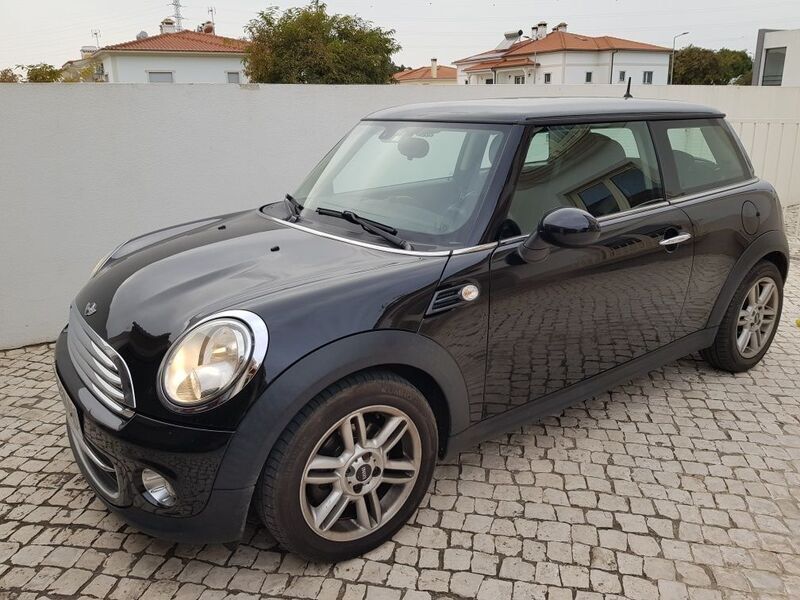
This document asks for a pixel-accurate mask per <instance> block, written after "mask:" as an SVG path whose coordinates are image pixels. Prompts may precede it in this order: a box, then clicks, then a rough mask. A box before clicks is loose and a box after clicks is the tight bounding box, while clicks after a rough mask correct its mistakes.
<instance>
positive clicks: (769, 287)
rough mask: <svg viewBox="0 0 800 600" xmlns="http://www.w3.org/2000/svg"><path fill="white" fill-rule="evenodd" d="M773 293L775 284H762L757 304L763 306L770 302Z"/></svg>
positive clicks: (767, 282) (769, 282) (768, 282)
mask: <svg viewBox="0 0 800 600" xmlns="http://www.w3.org/2000/svg"><path fill="white" fill-rule="evenodd" d="M773 291H775V284H774V283H772V282H771V281H766V282H764V286H763V287H762V288H761V293H760V294H759V295H758V304H759V305H761V306H764V305H765V304H766V303H767V301H768V300H771V299H772V292H773Z"/></svg>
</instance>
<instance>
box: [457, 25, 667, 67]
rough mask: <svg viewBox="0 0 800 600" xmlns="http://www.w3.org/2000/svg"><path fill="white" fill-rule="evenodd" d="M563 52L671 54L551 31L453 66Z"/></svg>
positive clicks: (604, 38) (655, 48)
mask: <svg viewBox="0 0 800 600" xmlns="http://www.w3.org/2000/svg"><path fill="white" fill-rule="evenodd" d="M564 50H567V51H575V50H578V51H584V52H602V51H607V50H628V51H632V52H671V50H670V49H669V48H665V47H664V46H656V45H654V44H646V43H644V42H635V41H633V40H626V39H623V38H618V37H612V36H609V35H604V36H601V37H591V36H588V35H579V34H577V33H569V32H567V31H552V32H550V33H548V34H547V35H546V36H545V37H543V38H540V39H538V40H523V41H521V42H517V43H516V44H514V45H513V46H511V47H510V48H508V49H507V50H487V51H486V52H482V53H480V54H475V55H473V56H469V57H467V58H461V59H459V60H456V61H454V62H455V64H459V63H462V62H469V61H473V60H476V59H479V58H480V57H481V56H483V55H484V54H493V53H495V52H496V53H498V54H499V55H500V56H502V57H504V58H506V57H511V56H530V55H534V54H545V53H547V52H561V51H564Z"/></svg>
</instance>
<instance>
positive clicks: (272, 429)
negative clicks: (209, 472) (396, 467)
mask: <svg viewBox="0 0 800 600" xmlns="http://www.w3.org/2000/svg"><path fill="white" fill-rule="evenodd" d="M376 369H380V370H388V371H391V372H393V373H395V374H397V375H399V376H401V377H404V378H405V379H408V380H409V381H410V382H411V383H412V384H413V385H415V386H416V387H417V388H418V389H419V390H420V391H421V392H422V393H423V395H424V396H425V397H426V399H427V400H428V402H429V404H430V406H431V409H432V410H433V412H434V415H435V417H436V419H437V430H438V432H439V438H440V439H439V453H440V454H441V455H443V454H444V453H445V451H446V448H447V442H448V439H449V438H450V437H451V436H452V435H453V434H455V433H458V432H459V431H461V430H463V429H465V428H466V427H467V426H468V425H469V406H468V403H467V398H468V394H467V388H466V383H465V381H464V377H463V375H462V373H461V370H460V369H459V367H458V365H457V363H456V362H455V360H454V359H453V357H452V356H450V354H449V353H448V352H447V351H446V350H445V349H444V348H442V347H441V346H440V345H439V344H437V343H436V342H434V341H433V340H431V339H430V338H427V337H425V336H422V335H419V334H416V333H411V332H407V331H399V330H380V331H370V332H365V333H360V334H356V335H353V336H349V337H347V338H343V339H340V340H337V341H336V342H332V343H330V344H328V345H326V346H323V347H322V348H319V349H317V350H315V351H314V352H312V353H311V354H309V355H307V356H305V357H303V358H302V359H300V360H298V361H297V362H295V363H294V364H293V365H292V366H291V367H289V368H288V369H286V370H285V371H284V372H283V373H281V374H280V375H279V376H278V377H277V378H275V380H274V381H272V382H271V383H270V385H269V386H268V387H267V388H266V390H265V391H264V392H263V393H262V394H261V396H260V397H259V398H258V399H257V400H256V401H255V402H254V403H253V405H252V406H251V407H250V409H249V410H248V412H247V414H245V416H244V417H243V419H242V421H241V423H240V424H239V427H238V428H237V431H236V433H235V434H234V436H233V438H232V439H231V442H230V444H229V446H228V449H227V451H226V453H225V457H224V458H223V461H222V465H221V466H220V469H219V472H218V474H217V479H216V482H215V484H214V487H215V489H236V488H241V487H245V486H252V485H254V484H255V482H256V480H257V479H258V476H259V474H260V472H261V469H262V467H263V465H264V463H265V462H266V459H267V457H268V455H269V452H270V451H271V449H272V446H273V445H274V443H275V441H277V439H278V437H279V436H280V434H281V433H282V432H283V430H284V429H285V428H286V426H287V425H288V424H289V423H290V422H291V420H292V419H293V418H294V417H295V415H297V413H299V412H300V410H302V408H303V407H304V406H305V405H306V404H308V402H310V401H311V400H312V399H313V398H314V397H316V396H317V395H318V394H319V393H320V392H322V391H323V390H325V389H326V388H328V387H329V386H331V385H333V384H334V383H336V382H337V381H340V380H341V379H344V378H345V377H348V376H350V375H353V374H355V373H359V372H363V371H369V370H376Z"/></svg>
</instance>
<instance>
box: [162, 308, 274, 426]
mask: <svg viewBox="0 0 800 600" xmlns="http://www.w3.org/2000/svg"><path fill="white" fill-rule="evenodd" d="M219 319H233V320H236V321H239V322H240V323H242V324H243V325H244V326H245V327H246V328H247V329H249V330H250V333H251V335H252V339H251V342H252V347H251V349H250V356H249V357H248V358H247V362H246V363H245V366H244V368H243V369H242V371H241V373H239V375H238V377H236V378H235V379H234V380H233V381H232V382H230V383H229V384H228V386H227V387H226V388H225V389H224V390H222V391H221V392H220V393H219V395H218V396H216V397H214V398H211V399H210V400H208V401H206V402H203V403H201V404H195V405H192V406H181V405H179V404H175V403H174V402H172V401H171V400H170V398H169V395H168V394H167V393H166V392H165V391H164V371H165V370H166V366H167V363H168V362H169V360H170V359H171V358H172V355H173V353H174V350H175V349H176V348H177V347H178V346H179V345H180V344H181V343H182V342H183V341H184V340H185V339H186V338H187V337H188V336H189V335H191V334H192V333H193V332H194V330H195V329H197V328H198V327H200V326H201V325H203V324H205V323H208V322H209V321H216V320H219ZM268 348H269V330H268V329H267V324H266V323H264V320H263V319H262V318H261V317H259V316H258V315H257V314H255V313H254V312H250V311H249V310H224V311H221V312H218V313H214V314H213V315H209V316H207V317H204V318H202V319H200V320H199V321H197V322H196V323H192V325H191V326H189V327H187V328H186V329H185V330H184V331H183V332H182V333H181V334H180V335H179V336H178V337H177V338H176V339H175V341H174V342H172V344H170V346H169V350H167V353H166V354H165V355H164V358H163V359H162V360H161V365H160V366H159V367H158V376H157V386H156V388H157V390H158V398H159V400H161V403H162V404H163V405H164V406H166V407H167V408H168V409H170V410H171V411H173V412H176V413H181V414H194V413H199V412H205V411H207V410H211V409H213V408H216V407H217V406H219V405H220V404H223V403H224V402H227V401H228V400H230V399H231V398H233V396H235V395H236V394H238V393H239V392H240V391H242V389H243V388H244V387H245V386H246V385H247V384H248V383H250V382H251V381H252V379H253V377H254V376H255V374H256V372H257V371H258V369H260V368H261V365H262V364H263V363H264V359H265V358H266V355H267V349H268Z"/></svg>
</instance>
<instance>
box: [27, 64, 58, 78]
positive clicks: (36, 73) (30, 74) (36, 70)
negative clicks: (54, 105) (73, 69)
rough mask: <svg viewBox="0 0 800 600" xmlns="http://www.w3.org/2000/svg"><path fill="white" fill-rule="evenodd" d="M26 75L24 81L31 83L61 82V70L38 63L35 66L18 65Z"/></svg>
mask: <svg viewBox="0 0 800 600" xmlns="http://www.w3.org/2000/svg"><path fill="white" fill-rule="evenodd" d="M18 67H19V68H20V69H23V70H24V71H25V73H26V77H25V79H26V80H27V81H29V82H31V83H54V82H56V81H61V69H58V68H56V67H54V66H53V65H48V64H47V63H39V64H36V65H18Z"/></svg>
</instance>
